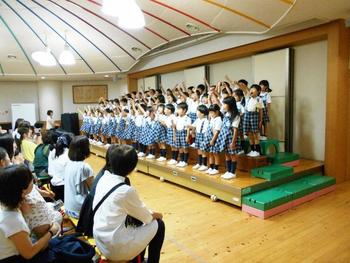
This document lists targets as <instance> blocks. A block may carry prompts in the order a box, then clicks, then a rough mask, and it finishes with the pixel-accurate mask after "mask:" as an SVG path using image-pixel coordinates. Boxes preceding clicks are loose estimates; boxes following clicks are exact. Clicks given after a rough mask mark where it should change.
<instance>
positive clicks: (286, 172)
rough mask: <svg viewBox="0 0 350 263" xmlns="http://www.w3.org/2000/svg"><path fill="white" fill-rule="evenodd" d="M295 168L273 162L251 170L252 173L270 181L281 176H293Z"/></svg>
mask: <svg viewBox="0 0 350 263" xmlns="http://www.w3.org/2000/svg"><path fill="white" fill-rule="evenodd" d="M293 170H294V169H293V167H287V166H283V165H279V164H273V165H269V166H264V167H258V168H255V169H253V170H252V171H251V175H252V176H254V177H258V178H263V179H265V180H268V181H275V180H278V179H281V178H285V177H289V176H292V175H293Z"/></svg>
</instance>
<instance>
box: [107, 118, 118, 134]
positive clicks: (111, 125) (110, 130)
mask: <svg viewBox="0 0 350 263" xmlns="http://www.w3.org/2000/svg"><path fill="white" fill-rule="evenodd" d="M115 128H116V122H115V121H114V120H110V121H109V122H108V128H107V135H106V136H107V137H111V136H113V131H114V130H115Z"/></svg>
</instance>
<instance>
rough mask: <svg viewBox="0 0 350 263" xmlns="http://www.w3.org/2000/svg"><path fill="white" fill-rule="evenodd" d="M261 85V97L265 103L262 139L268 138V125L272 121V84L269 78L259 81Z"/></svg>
mask: <svg viewBox="0 0 350 263" xmlns="http://www.w3.org/2000/svg"><path fill="white" fill-rule="evenodd" d="M259 86H260V87H261V92H260V98H261V99H262V101H263V103H264V108H263V118H262V120H263V121H262V127H261V133H260V135H261V136H260V140H262V141H263V140H267V136H268V125H269V122H270V112H271V95H270V93H271V91H272V89H270V84H269V82H268V81H267V80H262V81H260V82H259Z"/></svg>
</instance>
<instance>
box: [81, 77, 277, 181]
mask: <svg viewBox="0 0 350 263" xmlns="http://www.w3.org/2000/svg"><path fill="white" fill-rule="evenodd" d="M226 78H227V80H228V82H226V81H225V82H218V83H217V85H211V86H210V85H209V84H208V83H207V81H206V80H205V83H206V85H203V84H200V85H198V86H197V87H185V85H184V83H182V84H179V85H176V87H175V88H174V89H167V90H166V91H165V90H163V89H157V90H154V89H150V90H147V91H145V92H132V93H130V94H126V95H125V96H123V97H122V98H121V99H120V100H118V99H114V100H101V101H100V103H99V106H98V107H93V108H92V107H87V108H86V109H85V110H84V111H83V112H82V111H80V113H81V114H82V115H83V124H82V126H81V132H82V133H84V134H86V135H88V136H90V138H91V142H92V143H95V144H98V145H103V144H106V147H108V146H109V144H110V143H120V144H124V143H127V142H131V143H132V145H133V147H134V148H135V149H137V151H138V156H139V157H144V156H145V158H146V159H154V158H156V146H158V148H159V152H160V156H159V157H158V158H157V161H159V162H164V161H166V160H168V159H170V160H168V161H167V163H168V164H169V165H176V166H177V167H185V166H187V165H188V159H189V152H188V149H189V147H190V146H191V147H194V148H196V149H197V151H198V161H197V164H196V165H194V166H193V169H197V170H199V171H203V172H206V173H208V174H209V175H217V174H219V163H220V158H219V154H220V153H225V159H226V173H224V174H223V175H221V178H223V179H232V178H235V176H236V175H235V172H236V166H237V159H236V157H237V155H239V154H244V151H243V150H242V149H243V147H242V146H243V145H242V143H243V140H244V138H245V136H248V138H249V143H250V148H251V151H250V152H249V153H248V154H247V155H248V156H250V157H257V156H259V155H260V145H259V142H260V140H266V138H267V137H266V136H267V132H268V123H269V122H270V117H269V113H270V105H271V96H270V92H271V91H272V90H271V89H270V87H269V82H268V81H267V80H262V81H260V83H259V85H257V84H253V85H251V87H250V88H248V82H247V81H246V80H244V79H241V80H239V81H231V80H230V79H229V78H228V77H226ZM167 146H168V147H169V148H170V149H171V156H167ZM147 152H148V153H147ZM146 153H147V155H146Z"/></svg>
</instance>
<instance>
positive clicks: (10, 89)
mask: <svg viewBox="0 0 350 263" xmlns="http://www.w3.org/2000/svg"><path fill="white" fill-rule="evenodd" d="M79 84H80V85H81V84H107V85H108V98H109V99H114V98H117V97H119V96H121V95H123V94H126V93H127V92H128V89H127V80H126V77H124V78H121V79H117V80H116V81H74V82H73V81H63V82H62V81H46V80H43V81H8V82H0V122H10V121H11V104H12V103H35V105H36V109H37V116H39V119H40V120H42V121H44V120H46V112H47V110H49V109H51V110H53V111H54V118H55V119H56V120H60V119H61V113H63V112H76V110H77V108H78V107H79V108H83V106H84V105H83V104H73V91H72V86H73V85H79Z"/></svg>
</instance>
